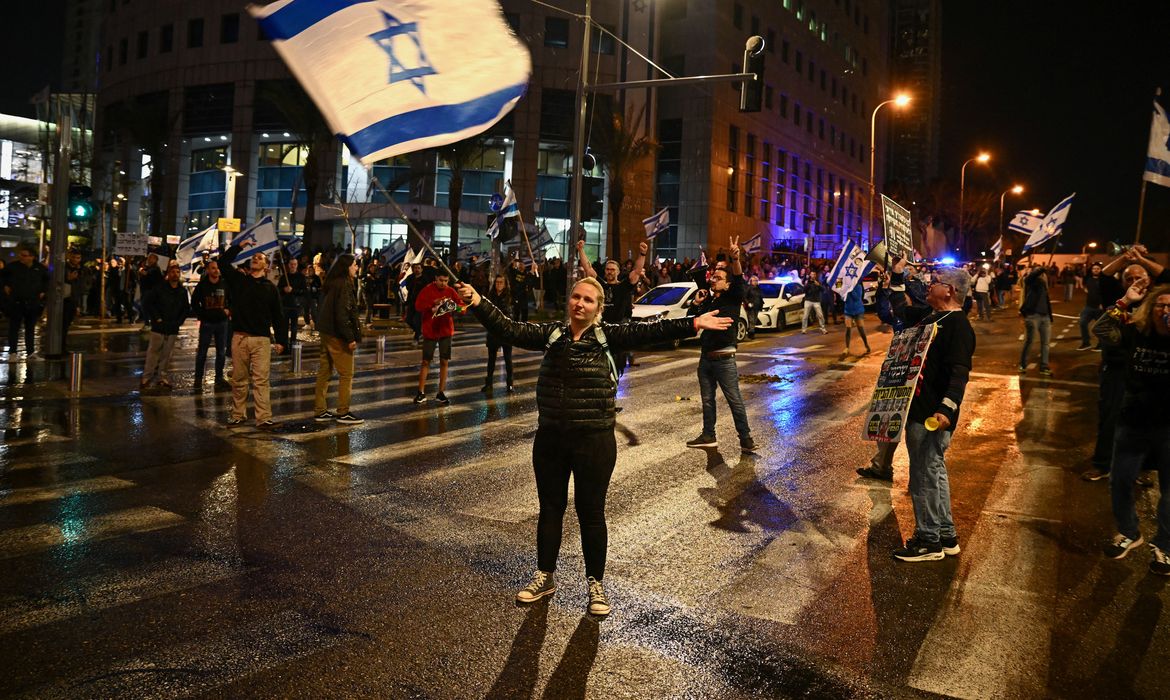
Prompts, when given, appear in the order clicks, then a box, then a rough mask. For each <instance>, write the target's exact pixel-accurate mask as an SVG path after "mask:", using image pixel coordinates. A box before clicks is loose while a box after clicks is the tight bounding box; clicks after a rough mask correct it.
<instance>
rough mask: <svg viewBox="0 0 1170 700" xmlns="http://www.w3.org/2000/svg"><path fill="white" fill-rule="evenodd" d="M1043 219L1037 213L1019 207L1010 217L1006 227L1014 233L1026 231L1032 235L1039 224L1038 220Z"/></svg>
mask: <svg viewBox="0 0 1170 700" xmlns="http://www.w3.org/2000/svg"><path fill="white" fill-rule="evenodd" d="M1041 221H1044V217H1043V216H1040V215H1039V214H1033V213H1032V212H1030V211H1027V210H1024V209H1021V210H1020V211H1018V212H1016V215H1015V216H1013V217H1012V220H1011V222H1009V223H1008V229H1010V230H1012V231H1015V232H1016V233H1026V234H1028V235H1032V232H1033V231H1035V230H1036V229H1037V228H1038V227H1039V226H1040V222H1041Z"/></svg>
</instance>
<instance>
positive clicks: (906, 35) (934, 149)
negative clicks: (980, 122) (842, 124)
mask: <svg viewBox="0 0 1170 700" xmlns="http://www.w3.org/2000/svg"><path fill="white" fill-rule="evenodd" d="M893 15H894V17H893V19H894V29H893V37H892V39H893V40H892V56H891V58H890V75H891V79H892V81H893V84H894V85H896V86H897V87H899V88H901V89H904V90H906V91H907V92H909V93H911V94H912V95H913V96H914V103H913V105H912V107H911V108H910V109H908V110H905V111H904V112H902V113H900V114H899V115H898V118H897V119H894V120H892V127H891V128H892V130H893V139H892V141H891V153H890V158H889V160H888V161H887V162H888V163H889V177H888V178H887V181H888V182H890V183H891V184H895V183H896V184H900V185H902V186H903V187H908V188H914V187H919V186H922V185H925V184H927V183H929V182H930V181H931V180H932V179H934V178H936V177H937V176H938V148H939V136H940V135H939V122H940V117H941V113H942V99H941V98H942V95H941V93H942V2H941V0H896V1H895V3H894V13H893Z"/></svg>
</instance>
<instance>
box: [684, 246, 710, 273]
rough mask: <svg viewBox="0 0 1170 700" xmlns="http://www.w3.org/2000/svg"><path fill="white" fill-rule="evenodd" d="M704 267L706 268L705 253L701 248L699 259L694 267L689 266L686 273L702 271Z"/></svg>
mask: <svg viewBox="0 0 1170 700" xmlns="http://www.w3.org/2000/svg"><path fill="white" fill-rule="evenodd" d="M705 267H707V253H706V252H704V251H703V249H702V248H699V259H698V260H696V261H695V264H694V265H691V269H690V270H688V272H695V271H696V270H702V269H703V268H705Z"/></svg>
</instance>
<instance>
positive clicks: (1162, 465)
mask: <svg viewBox="0 0 1170 700" xmlns="http://www.w3.org/2000/svg"><path fill="white" fill-rule="evenodd" d="M1143 464H1148V465H1150V466H1153V467H1156V468H1157V470H1158V488H1159V489H1160V490H1161V492H1162V493H1161V496H1160V497H1159V498H1158V534H1157V535H1156V536H1155V537H1154V539H1153V540H1151V543H1152V544H1153V545H1154V546H1155V547H1157V548H1158V549H1160V550H1162V551H1163V552H1170V430H1166V429H1165V428H1161V429H1159V428H1138V427H1134V426H1129V425H1125V424H1124V423H1121V422H1119V423H1118V424H1117V430H1116V432H1114V434H1113V468H1112V470H1110V472H1109V496H1110V498H1111V499H1112V500H1113V520H1114V522H1115V523H1116V524H1117V531H1118V532H1120V533H1121V534H1123V535H1125V536H1126V537H1129V538H1132V539H1137V537H1138V535H1140V534H1141V527H1140V526H1139V524H1138V516H1137V510H1136V509H1135V508H1134V485H1135V482H1136V481H1137V477H1138V472H1140V471H1141V469H1142V465H1143Z"/></svg>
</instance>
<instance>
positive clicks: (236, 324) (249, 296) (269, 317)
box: [219, 245, 288, 346]
mask: <svg viewBox="0 0 1170 700" xmlns="http://www.w3.org/2000/svg"><path fill="white" fill-rule="evenodd" d="M241 250H242V248H241V247H240V246H238V245H234V246H232V247H231V248H228V249H227V250H226V251H224V254H223V255H222V256H220V258H219V267H220V269H221V270H222V271H223V278H224V279H225V280H227V284H228V294H229V295H230V304H231V306H230V307H229V308H230V309H231V311H232V332H233V333H246V334H248V335H256V336H260V337H263V338H271V337H272V334H273V332H275V334H276V344H277V345H286V346H287V345H288V324H287V323H286V321H287V319H286V318H285V315H284V310H283V309H281V307H280V295H279V294H278V293H277V291H276V285H274V284H272V283H271V282H269V281H268V278H266V277H253V276H252V275H251V273H249V272H248V271H247V270H246V269H236V268H234V267H232V261H233V260H235V259H236V256H238V255H239V254H240V251H241Z"/></svg>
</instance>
